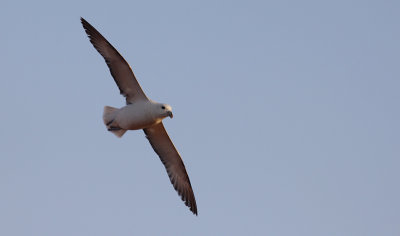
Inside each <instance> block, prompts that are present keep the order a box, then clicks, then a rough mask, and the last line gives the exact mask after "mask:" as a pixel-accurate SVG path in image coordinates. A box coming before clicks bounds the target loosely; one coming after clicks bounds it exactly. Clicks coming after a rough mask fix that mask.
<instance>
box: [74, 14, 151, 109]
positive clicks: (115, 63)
mask: <svg viewBox="0 0 400 236" xmlns="http://www.w3.org/2000/svg"><path fill="white" fill-rule="evenodd" d="M81 22H82V25H83V28H84V29H85V31H86V34H87V35H88V37H89V39H90V42H91V43H92V44H93V46H94V47H95V48H96V50H97V51H98V52H99V53H100V54H101V55H102V56H103V57H104V60H105V61H106V63H107V66H108V68H109V69H110V72H111V75H112V77H113V78H114V80H115V83H117V86H118V88H119V90H120V92H121V94H122V95H123V96H124V97H126V103H127V104H129V103H132V102H133V101H135V100H137V99H147V97H146V95H145V94H144V92H143V90H142V88H141V87H140V85H139V83H138V82H137V80H136V78H135V75H134V74H133V71H132V69H131V67H130V66H129V64H128V63H127V62H126V61H125V59H124V58H123V57H122V56H121V55H120V54H119V52H118V51H117V50H116V49H115V48H114V47H113V46H112V45H111V44H110V43H109V42H108V41H107V39H105V38H104V37H103V36H102V35H101V34H100V33H99V31H97V30H96V29H95V28H94V27H93V26H92V25H91V24H89V22H87V21H86V20H85V19H83V18H81Z"/></svg>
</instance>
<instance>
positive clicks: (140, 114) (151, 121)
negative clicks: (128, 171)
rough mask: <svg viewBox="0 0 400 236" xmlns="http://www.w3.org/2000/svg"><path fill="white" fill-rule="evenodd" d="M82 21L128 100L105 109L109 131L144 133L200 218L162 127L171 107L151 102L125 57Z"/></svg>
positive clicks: (119, 134)
mask: <svg viewBox="0 0 400 236" xmlns="http://www.w3.org/2000/svg"><path fill="white" fill-rule="evenodd" d="M80 20H81V23H82V26H83V28H84V30H85V32H86V34H87V36H88V38H89V40H90V42H91V43H92V45H93V46H94V48H95V49H96V50H97V51H98V52H99V53H100V55H101V56H102V57H103V58H104V60H105V62H106V64H107V66H108V68H109V69H110V72H111V75H112V77H113V78H114V81H115V83H116V84H117V86H118V88H119V90H120V93H121V95H123V96H124V97H125V100H126V105H125V106H123V107H121V108H114V107H110V106H105V107H104V112H103V121H104V124H105V126H106V127H107V130H108V131H110V132H111V133H113V134H115V135H116V136H117V137H119V138H120V137H122V136H123V135H124V133H125V132H126V131H128V130H140V129H142V130H143V131H144V133H145V136H146V138H147V139H148V141H149V142H150V145H151V146H152V148H153V149H154V151H155V152H156V154H157V155H158V156H159V158H160V160H161V162H162V163H163V165H164V167H165V169H166V171H167V174H168V176H169V179H170V181H171V183H172V185H173V187H174V188H175V190H176V191H177V193H178V195H179V196H180V197H181V199H182V201H183V202H184V203H185V205H186V206H188V207H189V209H190V211H192V213H193V214H194V215H198V212H197V205H196V199H195V196H194V193H193V189H192V185H191V184H190V179H189V176H188V174H187V172H186V168H185V165H184V163H183V161H182V158H181V156H180V154H179V152H178V151H177V150H176V148H175V146H174V144H173V143H172V141H171V139H170V138H169V136H168V133H167V131H166V130H165V128H164V125H163V123H162V120H163V119H164V118H166V117H170V118H171V119H172V118H173V114H172V108H171V106H170V105H168V104H165V103H158V102H155V101H153V100H151V99H149V98H148V97H147V96H146V94H145V93H144V92H143V90H142V88H141V87H140V85H139V83H138V81H137V80H136V77H135V75H134V73H133V71H132V69H131V67H130V66H129V64H128V63H127V62H126V61H125V59H124V58H123V57H122V56H121V54H120V53H119V52H118V51H117V50H116V49H115V48H114V47H113V46H112V45H111V44H110V43H109V42H108V41H107V39H106V38H104V37H103V36H102V35H101V34H100V32H99V31H97V30H96V29H95V28H94V27H93V26H92V25H91V24H90V23H89V22H87V21H86V20H85V19H84V18H82V17H81V18H80Z"/></svg>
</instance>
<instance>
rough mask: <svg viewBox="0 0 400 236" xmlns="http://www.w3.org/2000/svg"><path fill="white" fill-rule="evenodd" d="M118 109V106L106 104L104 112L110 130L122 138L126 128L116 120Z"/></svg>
mask: <svg viewBox="0 0 400 236" xmlns="http://www.w3.org/2000/svg"><path fill="white" fill-rule="evenodd" d="M118 111H119V109H118V108H115V107H109V106H105V107H104V112H103V121H104V124H105V125H106V126H107V130H108V131H110V132H111V133H113V134H115V135H116V136H117V137H118V138H121V137H122V135H124V133H125V132H126V129H122V128H120V127H119V126H118V124H116V123H115V122H114V119H115V117H116V116H117V114H118Z"/></svg>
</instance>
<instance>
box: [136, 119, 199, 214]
mask: <svg viewBox="0 0 400 236" xmlns="http://www.w3.org/2000/svg"><path fill="white" fill-rule="evenodd" d="M143 130H144V133H145V134H146V138H147V139H148V140H149V142H150V144H151V146H152V147H153V149H154V151H155V152H156V153H157V155H158V156H159V157H160V159H161V162H162V163H163V164H164V166H165V169H166V170H167V173H168V176H169V179H170V180H171V183H172V185H173V186H174V188H175V190H176V191H177V192H178V194H179V195H180V196H181V198H182V200H183V201H184V202H185V204H186V206H188V207H189V208H190V210H191V211H192V212H193V214H195V215H197V206H196V199H195V198H194V193H193V190H192V185H191V184H190V180H189V176H188V174H187V173H186V169H185V165H184V164H183V161H182V159H181V157H180V155H179V153H178V151H177V150H176V149H175V146H174V144H173V143H172V141H171V139H170V138H169V136H168V134H167V131H166V130H165V128H164V125H163V124H162V122H160V123H159V124H157V125H154V126H151V127H150V128H146V129H143Z"/></svg>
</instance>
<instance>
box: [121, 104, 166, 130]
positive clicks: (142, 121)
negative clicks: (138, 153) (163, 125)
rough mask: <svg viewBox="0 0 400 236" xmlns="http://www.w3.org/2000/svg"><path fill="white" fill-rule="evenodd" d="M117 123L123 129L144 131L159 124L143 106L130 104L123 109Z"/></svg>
mask: <svg viewBox="0 0 400 236" xmlns="http://www.w3.org/2000/svg"><path fill="white" fill-rule="evenodd" d="M115 121H116V123H117V124H118V126H119V127H120V128H122V129H127V130H136V129H143V128H147V127H149V126H152V125H154V124H156V123H158V122H159V121H158V119H154V117H153V116H152V114H151V113H150V112H148V109H147V107H146V106H144V105H143V104H130V105H127V106H124V107H122V108H121V109H120V110H119V111H118V114H117V116H116V118H115Z"/></svg>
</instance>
